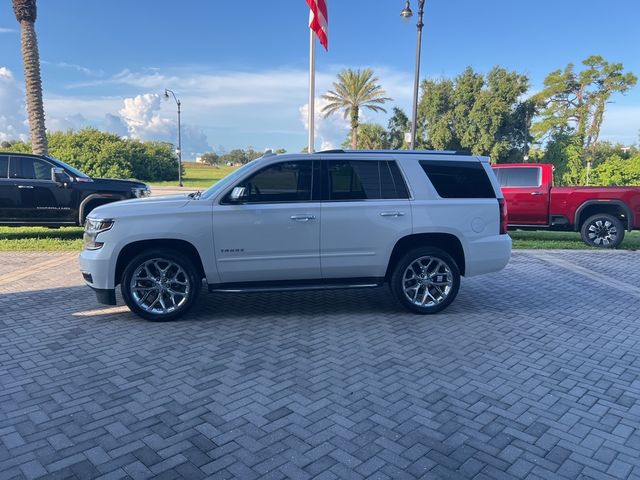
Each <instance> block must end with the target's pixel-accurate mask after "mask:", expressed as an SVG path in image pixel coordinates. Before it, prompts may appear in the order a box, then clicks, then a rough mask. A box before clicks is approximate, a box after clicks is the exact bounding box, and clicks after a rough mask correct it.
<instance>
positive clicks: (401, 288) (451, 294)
mask: <svg viewBox="0 0 640 480" xmlns="http://www.w3.org/2000/svg"><path fill="white" fill-rule="evenodd" d="M430 261H431V263H427V264H426V265H425V263H424V262H430ZM433 261H438V262H439V263H438V264H437V268H435V267H433V266H432V263H433ZM412 264H414V266H413V267H412V268H411V270H412V271H413V275H416V272H415V270H414V268H416V266H417V265H420V267H421V271H420V272H419V275H416V279H415V286H416V290H415V296H414V298H415V301H414V300H412V299H411V298H409V296H408V295H409V293H405V282H406V286H407V287H408V288H411V289H412V285H411V284H412V282H411V279H407V278H405V276H406V274H407V273H409V267H410V266H411V265H412ZM423 268H426V270H423ZM431 268H434V271H432V272H429V269H431ZM420 275H422V277H420ZM434 280H435V281H434ZM421 282H422V283H421ZM434 283H435V285H434ZM444 283H446V286H444V285H443V284H444ZM443 287H444V288H443ZM459 289H460V270H459V269H458V265H457V264H456V262H455V260H454V259H453V258H452V257H451V255H449V254H448V253H446V252H444V251H442V250H440V249H439V248H433V247H419V248H415V249H413V250H411V251H409V252H407V253H406V254H405V255H404V256H403V257H402V258H401V259H400V261H399V262H398V263H396V265H395V267H394V269H393V274H392V275H391V291H392V292H393V294H394V295H395V297H396V298H397V299H398V301H399V302H400V303H401V304H402V305H403V306H404V307H405V308H406V309H407V310H410V311H411V312H414V313H419V314H423V315H425V314H432V313H438V312H440V311H442V310H444V309H445V308H447V307H448V306H449V305H450V304H451V302H453V300H454V299H455V298H456V295H457V294H458V290H459ZM427 291H428V292H429V293H425V292H427ZM422 297H424V299H425V300H424V301H423V302H420V300H418V299H420V298H422ZM429 298H431V299H430V300H429ZM427 300H429V301H427ZM416 302H417V303H416ZM419 303H422V304H419Z"/></svg>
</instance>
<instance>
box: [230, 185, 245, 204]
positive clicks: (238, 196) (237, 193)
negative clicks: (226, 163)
mask: <svg viewBox="0 0 640 480" xmlns="http://www.w3.org/2000/svg"><path fill="white" fill-rule="evenodd" d="M246 198H247V189H246V187H235V188H234V189H233V190H231V195H229V200H231V201H232V202H241V201H243V200H245V199H246Z"/></svg>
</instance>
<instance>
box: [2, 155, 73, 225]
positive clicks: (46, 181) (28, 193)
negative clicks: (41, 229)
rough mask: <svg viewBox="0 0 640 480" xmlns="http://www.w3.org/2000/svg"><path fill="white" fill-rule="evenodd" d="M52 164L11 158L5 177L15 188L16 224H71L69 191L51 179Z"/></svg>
mask: <svg viewBox="0 0 640 480" xmlns="http://www.w3.org/2000/svg"><path fill="white" fill-rule="evenodd" d="M53 166H54V165H52V164H51V163H49V162H47V161H46V160H43V159H40V158H35V157H28V156H24V157H22V156H18V155H11V157H10V159H9V177H10V179H11V180H13V183H14V185H15V188H16V189H17V197H18V207H17V209H16V212H17V213H16V218H17V220H18V221H23V222H29V223H48V222H56V223H61V222H62V223H66V222H73V221H74V219H73V218H72V216H73V209H72V206H73V205H72V189H70V188H65V187H64V186H63V185H62V184H60V183H58V182H55V181H53V180H52V179H51V169H52V168H53Z"/></svg>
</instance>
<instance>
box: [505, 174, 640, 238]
mask: <svg viewBox="0 0 640 480" xmlns="http://www.w3.org/2000/svg"><path fill="white" fill-rule="evenodd" d="M493 168H494V171H495V174H496V176H497V177H498V181H499V182H500V185H501V186H502V193H503V194H504V198H505V200H506V202H507V210H508V222H509V227H510V228H521V229H529V230H542V229H545V230H565V231H566V230H573V231H579V232H580V234H581V236H582V240H583V241H584V242H585V243H586V244H587V245H590V246H593V247H601V248H615V247H617V246H618V245H620V243H621V242H622V240H623V238H624V232H625V230H629V231H631V230H634V229H636V230H637V229H640V187H554V186H553V165H551V164H548V163H518V164H513V163H510V164H500V165H494V166H493Z"/></svg>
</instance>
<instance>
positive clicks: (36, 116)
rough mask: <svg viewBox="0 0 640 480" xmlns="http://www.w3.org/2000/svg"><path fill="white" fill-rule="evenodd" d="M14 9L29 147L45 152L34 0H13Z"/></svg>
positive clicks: (36, 151) (45, 135) (34, 150)
mask: <svg viewBox="0 0 640 480" xmlns="http://www.w3.org/2000/svg"><path fill="white" fill-rule="evenodd" d="M12 1H13V12H14V13H15V15H16V19H17V20H18V22H19V23H20V32H21V36H22V63H23V64H24V81H25V84H26V90H27V113H28V115H29V128H30V130H31V150H32V151H33V153H36V154H39V155H46V154H47V153H48V145H47V131H46V129H45V126H44V106H43V104H42V79H41V78H40V54H39V52H38V38H37V37H36V28H35V22H36V16H37V7H36V0H12Z"/></svg>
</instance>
